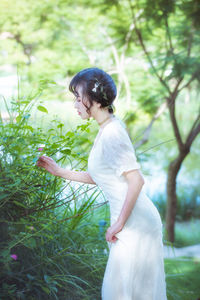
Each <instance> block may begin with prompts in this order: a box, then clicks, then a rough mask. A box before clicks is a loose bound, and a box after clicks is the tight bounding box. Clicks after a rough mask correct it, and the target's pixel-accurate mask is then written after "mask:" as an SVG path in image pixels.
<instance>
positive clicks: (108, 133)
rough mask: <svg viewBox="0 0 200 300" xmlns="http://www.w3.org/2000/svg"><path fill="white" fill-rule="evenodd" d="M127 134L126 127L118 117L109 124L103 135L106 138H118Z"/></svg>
mask: <svg viewBox="0 0 200 300" xmlns="http://www.w3.org/2000/svg"><path fill="white" fill-rule="evenodd" d="M125 133H127V131H126V125H125V124H124V122H123V121H121V120H120V119H119V118H118V117H115V119H114V120H113V121H112V122H110V123H108V124H107V125H106V127H105V128H104V129H103V131H102V135H103V136H104V137H105V138H107V137H112V136H114V137H115V138H116V137H117V136H121V135H123V134H125Z"/></svg>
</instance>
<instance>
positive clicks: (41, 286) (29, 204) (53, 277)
mask: <svg viewBox="0 0 200 300" xmlns="http://www.w3.org/2000/svg"><path fill="white" fill-rule="evenodd" d="M36 98H37V97H36V95H34V96H32V97H31V96H29V97H27V98H26V99H25V97H23V99H20V97H19V98H18V100H17V101H14V100H13V101H12V103H11V104H12V105H11V108H9V107H8V106H7V110H8V113H9V117H10V119H9V121H8V122H6V121H5V120H2V119H1V123H0V139H1V152H0V155H1V162H0V168H1V176H0V181H1V199H0V200H1V202H0V203H1V204H0V205H1V213H0V223H1V232H0V237H1V248H0V265H1V276H0V282H1V290H0V295H1V299H6V300H7V299H35V298H37V299H47V298H49V297H50V298H51V299H69V300H71V299H80V298H81V299H90V297H91V299H94V297H98V296H97V295H98V294H99V293H100V291H99V289H100V286H101V278H102V277H103V270H104V268H103V266H105V263H106V255H105V254H104V252H103V250H104V249H106V243H105V240H104V241H103V242H102V238H101V237H100V236H99V227H98V223H97V224H95V221H96V219H95V218H93V220H91V218H90V214H91V212H92V210H93V209H95V208H97V207H98V206H99V205H100V204H95V205H94V201H95V200H96V198H97V196H98V195H99V190H98V189H96V188H95V189H94V188H90V187H89V186H86V187H83V186H79V187H78V188H77V187H76V186H73V185H71V183H70V182H67V184H66V181H65V180H63V179H61V178H54V177H53V176H52V175H50V174H47V172H46V171H44V170H41V169H39V168H38V167H36V165H35V163H36V161H37V159H38V157H39V156H40V155H41V154H43V153H44V151H45V154H46V155H48V156H51V157H53V158H54V159H55V160H56V161H57V162H62V163H66V161H67V162H68V165H70V164H71V160H72V159H73V162H75V163H76V165H74V168H76V169H79V168H80V167H81V168H82V169H83V168H84V167H85V161H86V154H84V153H82V154H80V153H79V152H77V147H76V140H77V134H79V132H80V131H85V130H88V124H85V125H80V126H79V127H78V128H77V130H76V131H75V132H73V131H67V132H66V133H64V132H63V124H62V123H61V122H58V121H56V120H54V121H55V122H52V126H51V128H49V129H48V131H47V132H44V130H43V129H42V128H41V127H34V126H33V119H32V117H33V112H34V108H37V110H38V111H40V112H41V113H44V114H46V113H48V111H47V110H46V108H45V107H44V106H43V105H42V104H41V103H38V101H36ZM5 105H6V102H5ZM31 119H32V122H31V123H30V120H31ZM79 142H80V140H79ZM92 189H93V190H92ZM89 191H90V193H89ZM86 236H87V237H88V236H89V238H87V239H86V238H85V237H86ZM94 242H95V247H94ZM88 295H90V296H88Z"/></svg>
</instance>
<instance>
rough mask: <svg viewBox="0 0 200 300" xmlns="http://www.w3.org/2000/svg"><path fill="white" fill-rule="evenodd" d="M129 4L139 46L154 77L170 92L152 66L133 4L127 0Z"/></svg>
mask: <svg viewBox="0 0 200 300" xmlns="http://www.w3.org/2000/svg"><path fill="white" fill-rule="evenodd" d="M129 5H130V9H131V13H132V18H133V24H134V26H135V32H136V34H137V36H138V40H139V42H140V45H141V47H142V49H143V51H144V53H145V55H146V57H147V59H148V61H149V63H150V65H151V67H152V69H153V71H154V73H155V75H156V77H157V78H158V79H159V81H160V82H161V84H162V85H163V86H164V87H165V88H166V89H167V91H168V93H171V91H170V88H169V86H168V85H167V83H166V82H165V81H164V80H163V79H162V77H161V76H160V75H159V74H158V72H157V70H156V68H155V66H154V64H153V61H152V59H151V57H150V55H149V52H148V51H147V48H146V46H145V44H144V40H143V37H142V32H141V30H139V28H138V27H137V21H136V17H135V15H134V12H133V6H132V4H131V0H129Z"/></svg>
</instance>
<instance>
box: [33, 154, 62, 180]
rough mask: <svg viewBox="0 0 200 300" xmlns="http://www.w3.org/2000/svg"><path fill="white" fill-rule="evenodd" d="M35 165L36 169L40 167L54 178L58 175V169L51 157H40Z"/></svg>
mask: <svg viewBox="0 0 200 300" xmlns="http://www.w3.org/2000/svg"><path fill="white" fill-rule="evenodd" d="M36 165H37V166H38V167H42V168H44V169H46V170H47V171H48V172H49V173H51V174H53V175H55V176H58V175H59V170H60V167H59V166H58V164H57V163H56V162H55V161H54V160H53V159H52V158H51V157H48V156H40V157H39V159H38V161H37V163H36Z"/></svg>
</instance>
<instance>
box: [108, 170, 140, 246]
mask: <svg viewBox="0 0 200 300" xmlns="http://www.w3.org/2000/svg"><path fill="white" fill-rule="evenodd" d="M124 176H125V178H126V180H127V182H128V191H127V194H126V199H125V201H124V204H123V206H122V209H121V212H120V214H119V217H118V219H117V221H116V222H115V223H114V224H113V225H112V226H111V227H109V228H108V229H107V232H106V240H107V241H108V242H116V241H117V237H115V234H116V233H118V232H119V231H121V230H122V228H123V227H124V225H125V223H126V221H127V219H128V217H129V216H130V214H131V212H132V210H133V209H134V205H135V202H136V200H137V198H138V196H139V193H140V191H141V189H142V186H143V184H144V179H143V177H142V175H141V174H140V172H139V171H138V170H132V171H129V172H124Z"/></svg>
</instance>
